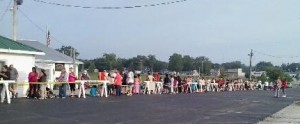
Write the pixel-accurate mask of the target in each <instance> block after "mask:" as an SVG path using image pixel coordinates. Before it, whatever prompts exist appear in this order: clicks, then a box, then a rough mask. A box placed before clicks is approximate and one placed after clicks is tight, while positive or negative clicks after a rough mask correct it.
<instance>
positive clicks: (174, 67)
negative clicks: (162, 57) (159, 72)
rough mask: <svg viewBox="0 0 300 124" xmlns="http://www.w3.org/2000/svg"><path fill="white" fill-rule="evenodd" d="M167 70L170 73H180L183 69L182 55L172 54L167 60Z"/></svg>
mask: <svg viewBox="0 0 300 124" xmlns="http://www.w3.org/2000/svg"><path fill="white" fill-rule="evenodd" d="M168 68H169V70H171V71H178V72H180V71H182V69H183V61H182V55H181V54H178V53H174V54H173V55H171V56H170V58H169V67H168Z"/></svg>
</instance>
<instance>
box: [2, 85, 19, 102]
mask: <svg viewBox="0 0 300 124" xmlns="http://www.w3.org/2000/svg"><path fill="white" fill-rule="evenodd" d="M13 83H16V82H15V81H14V80H0V84H3V88H2V89H1V94H2V95H1V101H4V98H5V94H6V97H7V103H8V104H10V103H11V99H10V95H9V90H8V84H13ZM3 94H4V95H3Z"/></svg>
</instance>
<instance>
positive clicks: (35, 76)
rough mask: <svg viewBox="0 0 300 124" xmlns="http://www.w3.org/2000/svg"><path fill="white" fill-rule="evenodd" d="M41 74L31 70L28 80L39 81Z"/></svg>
mask: <svg viewBox="0 0 300 124" xmlns="http://www.w3.org/2000/svg"><path fill="white" fill-rule="evenodd" d="M38 78H39V74H38V73H36V72H30V73H29V75H28V82H38Z"/></svg>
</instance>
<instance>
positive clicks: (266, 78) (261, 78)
mask: <svg viewBox="0 0 300 124" xmlns="http://www.w3.org/2000/svg"><path fill="white" fill-rule="evenodd" d="M258 80H260V81H262V82H266V81H267V80H268V77H267V75H266V74H265V73H263V74H262V75H261V76H260V77H258Z"/></svg>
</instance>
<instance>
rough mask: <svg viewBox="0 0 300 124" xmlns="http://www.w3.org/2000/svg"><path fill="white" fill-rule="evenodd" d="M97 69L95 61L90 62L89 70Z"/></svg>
mask: <svg viewBox="0 0 300 124" xmlns="http://www.w3.org/2000/svg"><path fill="white" fill-rule="evenodd" d="M95 69H96V66H95V63H93V62H92V63H90V65H89V66H88V71H89V72H94V70H95Z"/></svg>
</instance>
